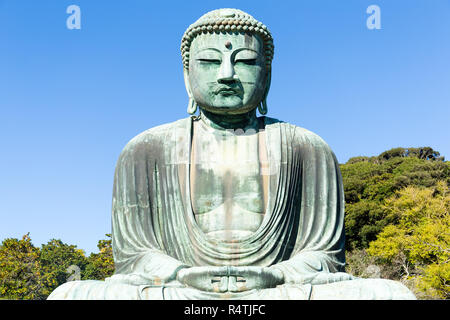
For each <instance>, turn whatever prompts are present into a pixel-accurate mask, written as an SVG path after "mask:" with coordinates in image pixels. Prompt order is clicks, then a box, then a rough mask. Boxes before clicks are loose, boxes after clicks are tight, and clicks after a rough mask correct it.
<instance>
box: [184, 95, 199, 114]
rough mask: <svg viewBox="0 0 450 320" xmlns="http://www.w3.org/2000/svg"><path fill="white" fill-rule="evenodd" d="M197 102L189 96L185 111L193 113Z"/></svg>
mask: <svg viewBox="0 0 450 320" xmlns="http://www.w3.org/2000/svg"><path fill="white" fill-rule="evenodd" d="M197 108H198V106H197V102H195V100H194V99H192V98H189V103H188V108H187V112H188V113H189V114H195V113H196V112H197Z"/></svg>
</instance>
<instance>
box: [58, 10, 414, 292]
mask: <svg viewBox="0 0 450 320" xmlns="http://www.w3.org/2000/svg"><path fill="white" fill-rule="evenodd" d="M181 49H182V56H183V64H184V76H185V83H186V89H187V92H188V96H189V103H188V112H189V113H191V114H192V116H191V117H189V118H186V119H182V120H178V121H176V122H173V123H170V124H166V125H162V126H159V127H156V128H152V129H149V130H147V131H145V132H143V133H142V134H140V135H138V136H137V137H135V138H134V139H132V140H131V141H130V142H129V143H128V144H127V146H126V147H125V148H124V150H123V151H122V153H121V155H120V158H119V160H118V163H117V167H116V172H115V180H114V194H113V208H112V227H113V230H112V237H113V250H114V260H115V265H116V273H115V275H114V276H112V277H111V278H108V279H107V280H106V281H75V282H70V283H66V284H64V285H63V286H61V287H59V288H57V289H56V290H55V291H54V292H53V293H52V295H51V296H50V297H49V298H50V299H62V298H67V299H391V298H393V299H414V295H413V294H412V293H411V292H410V291H409V290H408V289H407V288H406V287H404V286H403V285H402V284H400V283H397V282H394V281H388V280H381V279H371V280H364V279H355V278H354V277H352V276H351V275H349V274H347V273H345V272H343V268H344V265H345V261H344V227H343V220H344V195H343V187H342V179H341V175H340V171H339V166H338V163H337V161H336V158H335V156H334V154H333V152H332V151H331V150H330V148H329V147H328V145H327V144H326V143H325V142H324V141H323V140H322V139H321V138H320V137H319V136H317V135H315V134H314V133H312V132H310V131H308V130H305V129H303V128H300V127H297V126H294V125H291V124H288V123H285V122H282V121H279V120H276V119H272V118H268V117H265V116H262V117H257V115H256V112H257V110H259V112H260V113H261V114H265V113H266V112H267V103H266V97H267V94H268V91H269V87H270V80H271V61H272V58H273V51H274V47H273V40H272V36H271V34H270V32H269V30H268V29H267V27H266V26H264V25H263V24H262V23H260V22H258V21H256V20H255V19H254V18H253V17H251V16H250V15H248V14H246V13H244V12H242V11H239V10H236V9H220V10H215V11H212V12H210V13H207V14H206V15H204V16H202V17H201V18H200V19H199V20H198V21H197V22H196V23H194V24H193V25H191V26H190V27H189V28H188V30H187V31H186V33H185V35H184V37H183V40H182V47H181ZM198 109H200V110H199V111H198V112H199V114H198V115H194V114H195V113H196V112H197V110H198Z"/></svg>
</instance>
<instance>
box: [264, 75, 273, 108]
mask: <svg viewBox="0 0 450 320" xmlns="http://www.w3.org/2000/svg"><path fill="white" fill-rule="evenodd" d="M271 81H272V71H270V70H269V71H267V77H266V86H265V89H264V98H263V101H266V98H267V95H268V94H269V90H270V83H271Z"/></svg>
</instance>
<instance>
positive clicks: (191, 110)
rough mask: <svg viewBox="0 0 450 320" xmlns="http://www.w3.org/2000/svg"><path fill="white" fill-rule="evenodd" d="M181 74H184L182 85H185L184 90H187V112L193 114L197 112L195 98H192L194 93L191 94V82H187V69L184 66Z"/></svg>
mask: <svg viewBox="0 0 450 320" xmlns="http://www.w3.org/2000/svg"><path fill="white" fill-rule="evenodd" d="M183 75H184V85H185V87H186V91H187V94H188V97H189V102H188V107H187V112H188V113H189V114H194V113H196V112H197V108H198V106H197V102H195V100H194V95H193V94H192V90H191V83H190V82H189V70H187V69H186V68H184V70H183Z"/></svg>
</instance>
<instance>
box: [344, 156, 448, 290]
mask: <svg viewBox="0 0 450 320" xmlns="http://www.w3.org/2000/svg"><path fill="white" fill-rule="evenodd" d="M341 170H342V175H343V180H344V189H345V199H346V220H345V223H346V242H347V250H348V251H347V271H348V272H350V273H352V274H354V275H357V276H360V277H372V276H373V272H370V271H371V270H372V271H373V270H375V271H376V272H375V273H376V274H377V275H378V276H379V277H380V276H381V277H382V278H388V279H393V280H399V281H402V282H404V283H405V284H406V285H407V286H408V287H410V289H411V290H413V291H414V292H415V293H416V295H417V296H418V297H419V298H425V299H435V298H438V299H449V298H450V263H449V262H450V214H449V208H450V195H449V185H450V164H449V163H448V162H444V158H443V157H441V156H440V154H439V152H437V151H434V150H433V149H432V148H429V147H426V148H409V149H405V148H395V149H391V150H388V151H385V152H383V153H381V154H380V155H379V156H376V157H370V158H369V157H355V158H351V159H350V160H349V161H348V162H347V163H346V164H343V165H341Z"/></svg>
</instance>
